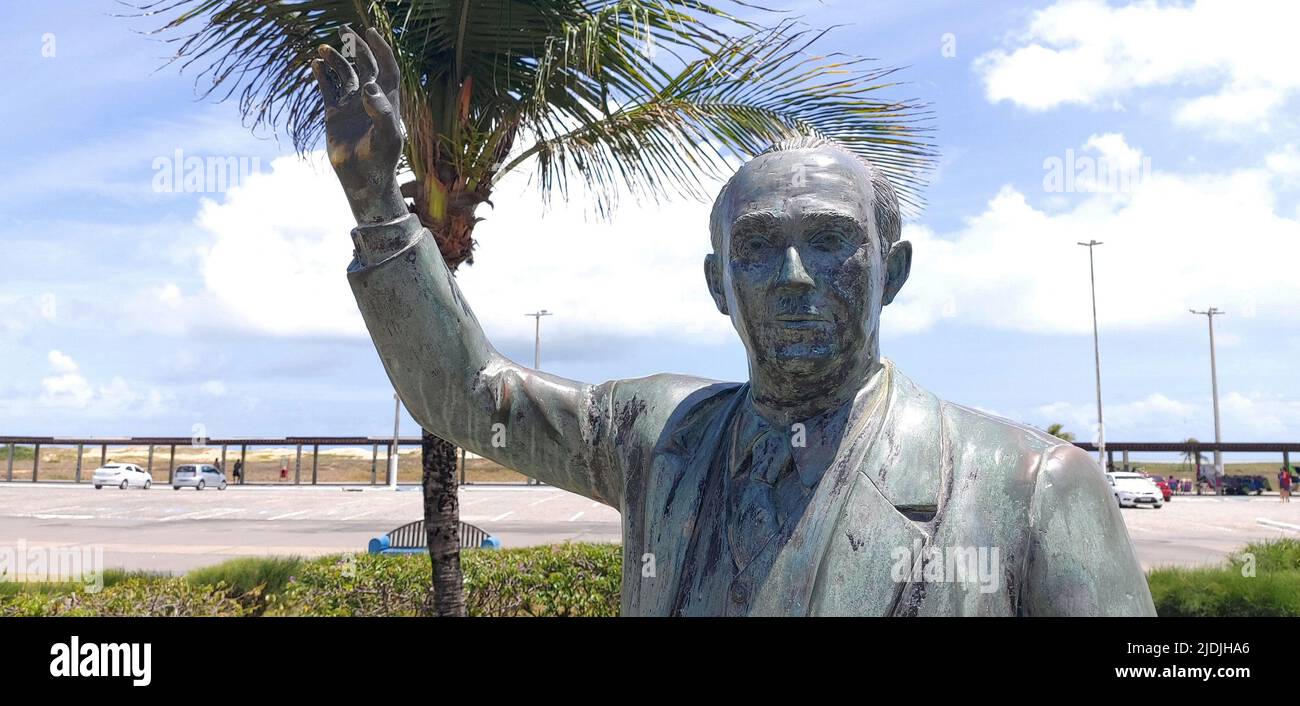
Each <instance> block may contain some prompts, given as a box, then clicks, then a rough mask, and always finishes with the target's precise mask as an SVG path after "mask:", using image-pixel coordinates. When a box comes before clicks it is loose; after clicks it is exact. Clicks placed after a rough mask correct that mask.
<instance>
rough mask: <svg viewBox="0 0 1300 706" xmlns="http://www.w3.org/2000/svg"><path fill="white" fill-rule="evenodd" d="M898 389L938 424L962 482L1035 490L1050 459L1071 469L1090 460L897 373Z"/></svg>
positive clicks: (917, 412) (943, 449)
mask: <svg viewBox="0 0 1300 706" xmlns="http://www.w3.org/2000/svg"><path fill="white" fill-rule="evenodd" d="M893 385H894V388H895V389H896V390H897V391H898V392H896V393H895V398H896V400H897V401H898V402H903V403H904V405H905V407H906V408H908V409H910V410H912V411H911V415H912V416H914V417H917V418H920V417H922V416H924V417H925V418H926V419H927V421H929V420H933V422H934V423H937V424H938V426H939V433H938V434H936V435H935V436H936V437H937V439H936V442H937V445H938V446H939V447H940V452H939V453H941V454H942V456H943V459H944V465H946V466H948V467H949V470H950V472H952V473H953V474H954V475H955V476H957V477H959V478H960V477H963V476H967V477H970V478H972V479H978V481H979V483H980V484H981V485H986V486H987V485H990V484H991V485H1001V484H1003V483H1006V484H1008V485H1022V486H1023V487H1024V489H1025V490H1026V491H1027V492H1032V488H1033V484H1034V481H1035V480H1036V479H1037V475H1038V473H1039V471H1040V469H1041V468H1042V467H1043V466H1044V465H1046V463H1047V462H1048V461H1051V462H1053V463H1054V464H1055V465H1061V464H1062V463H1064V464H1065V465H1070V466H1074V465H1077V464H1078V463H1079V462H1080V461H1082V462H1085V463H1086V462H1087V461H1088V457H1087V455H1086V454H1085V453H1083V451H1081V450H1080V449H1078V448H1077V447H1075V446H1074V445H1073V444H1071V443H1069V442H1066V441H1062V440H1061V439H1058V438H1057V437H1054V436H1052V435H1050V434H1048V433H1047V432H1045V431H1043V430H1041V429H1036V428H1034V427H1032V426H1029V425H1028V424H1023V423H1020V422H1016V421H1013V420H1010V419H1006V418H1003V417H999V416H997V415H996V414H993V413H990V412H986V411H984V410H979V409H975V408H972V407H968V406H965V405H962V404H957V403H955V402H950V401H947V400H943V399H940V398H938V397H937V396H935V395H934V394H933V393H931V392H929V391H927V390H925V389H924V388H922V387H921V386H920V385H917V384H916V383H915V382H913V381H912V380H910V379H908V378H907V377H906V376H904V375H903V374H902V373H901V372H898V371H897V369H895V370H894V377H893ZM924 426H927V427H928V426H929V425H928V424H927V425H924ZM981 476H982V477H981ZM995 480H996V481H997V482H995Z"/></svg>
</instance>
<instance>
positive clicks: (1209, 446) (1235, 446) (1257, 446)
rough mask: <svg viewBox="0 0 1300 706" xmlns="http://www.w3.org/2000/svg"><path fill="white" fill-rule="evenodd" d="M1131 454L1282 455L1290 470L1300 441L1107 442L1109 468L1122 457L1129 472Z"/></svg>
mask: <svg viewBox="0 0 1300 706" xmlns="http://www.w3.org/2000/svg"><path fill="white" fill-rule="evenodd" d="M1074 445H1075V446H1078V447H1079V448H1081V449H1083V450H1084V451H1089V452H1092V453H1096V452H1097V444H1095V443H1093V442H1090V441H1078V442H1075V444H1074ZM1130 451H1137V452H1141V453H1177V454H1182V455H1186V456H1187V457H1189V458H1197V457H1198V454H1211V453H1214V452H1215V451H1219V452H1221V453H1273V454H1281V456H1282V465H1283V466H1286V467H1287V468H1291V452H1292V451H1296V452H1300V441H1293V442H1276V441H1248V442H1224V443H1219V444H1216V443H1214V442H1212V441H1211V442H1197V443H1195V444H1188V443H1184V442H1164V441H1107V442H1106V465H1107V466H1110V467H1111V468H1115V467H1116V466H1115V454H1116V453H1119V454H1120V458H1121V463H1122V465H1123V467H1124V468H1128V467H1129V457H1128V455H1129V452H1130Z"/></svg>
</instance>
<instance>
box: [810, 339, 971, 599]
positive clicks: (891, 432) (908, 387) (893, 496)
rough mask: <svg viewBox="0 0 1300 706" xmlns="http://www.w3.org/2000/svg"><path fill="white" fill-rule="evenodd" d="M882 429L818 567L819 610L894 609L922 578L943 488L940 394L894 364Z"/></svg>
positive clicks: (816, 596)
mask: <svg viewBox="0 0 1300 706" xmlns="http://www.w3.org/2000/svg"><path fill="white" fill-rule="evenodd" d="M889 372H890V390H889V396H888V402H887V404H886V406H885V408H884V409H882V410H881V416H882V417H883V421H882V426H881V429H880V432H879V433H878V434H876V435H875V437H874V441H873V442H871V443H870V448H868V449H864V450H863V451H864V453H863V454H862V455H861V456H860V457H859V460H858V461H857V462H856V463H855V464H854V470H855V471H857V473H856V476H857V477H856V481H855V483H854V488H853V493H852V495H851V497H850V498H849V500H848V502H846V503H845V505H844V507H843V509H842V512H841V513H840V515H839V519H838V524H837V526H836V530H835V532H834V534H833V535H832V536H830V537H828V545H827V547H826V548H825V555H824V558H823V560H822V563H821V565H820V566H819V567H818V577H817V586H816V589H815V594H814V598H813V611H812V613H813V614H816V615H877V616H878V615H891V614H893V613H894V612H895V610H896V606H897V605H898V603H899V599H900V597H901V596H903V595H904V594H905V591H907V590H909V587H910V586H911V585H912V583H913V582H914V581H915V580H917V579H918V577H919V569H920V567H921V566H922V558H923V556H924V553H925V551H926V549H927V548H928V547H929V546H930V544H931V543H932V538H933V536H934V523H935V520H936V517H937V516H938V514H939V512H940V509H941V507H942V504H943V498H944V497H945V495H946V489H945V487H944V484H945V481H946V478H947V477H948V474H947V473H945V472H944V470H943V469H944V459H943V454H942V453H941V444H942V424H941V421H940V419H939V405H938V400H937V399H936V398H934V396H933V395H930V394H929V393H928V392H925V391H924V390H922V389H921V388H919V387H917V386H916V385H915V384H914V383H912V381H911V380H909V379H907V378H906V377H905V376H903V375H902V374H901V373H899V372H897V371H896V370H895V369H894V368H893V364H892V363H890V364H889Z"/></svg>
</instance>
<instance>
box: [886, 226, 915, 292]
mask: <svg viewBox="0 0 1300 706" xmlns="http://www.w3.org/2000/svg"><path fill="white" fill-rule="evenodd" d="M911 272H912V244H911V243H909V242H908V241H906V240H900V241H898V242H896V243H894V244H893V245H892V246H890V248H889V254H888V255H887V256H885V292H884V297H883V298H882V299H881V305H882V306H885V305H888V304H889V303H890V302H892V301H894V297H895V296H896V295H897V294H898V291H899V290H900V289H902V288H903V283H905V282H907V275H908V274H910V273H911Z"/></svg>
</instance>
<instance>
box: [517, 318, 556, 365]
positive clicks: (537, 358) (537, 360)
mask: <svg viewBox="0 0 1300 706" xmlns="http://www.w3.org/2000/svg"><path fill="white" fill-rule="evenodd" d="M553 313H554V312H550V311H547V310H545V309H542V310H541V311H535V312H533V313H531V314H524V316H531V317H533V319H534V321H535V323H536V325H535V326H534V327H533V369H534V370H541V369H542V317H543V316H551V315H552V314H553Z"/></svg>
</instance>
